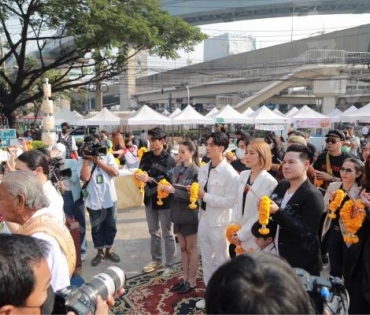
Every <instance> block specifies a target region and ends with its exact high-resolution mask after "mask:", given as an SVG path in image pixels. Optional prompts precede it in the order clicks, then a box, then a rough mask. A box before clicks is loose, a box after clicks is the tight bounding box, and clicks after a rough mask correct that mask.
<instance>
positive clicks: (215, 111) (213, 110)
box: [206, 107, 218, 117]
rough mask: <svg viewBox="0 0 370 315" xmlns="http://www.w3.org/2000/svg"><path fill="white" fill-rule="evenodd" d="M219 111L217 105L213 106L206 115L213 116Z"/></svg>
mask: <svg viewBox="0 0 370 315" xmlns="http://www.w3.org/2000/svg"><path fill="white" fill-rule="evenodd" d="M216 113H218V109H217V108H216V107H213V108H212V109H211V110H210V111H209V112H208V113H207V115H206V117H208V116H213V115H214V114H216Z"/></svg>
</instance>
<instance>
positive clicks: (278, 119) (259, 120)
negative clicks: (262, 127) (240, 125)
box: [248, 106, 289, 124]
mask: <svg viewBox="0 0 370 315" xmlns="http://www.w3.org/2000/svg"><path fill="white" fill-rule="evenodd" d="M248 118H251V119H252V122H253V123H254V124H285V123H289V118H286V117H284V116H280V115H278V114H276V113H274V112H273V111H272V110H271V109H268V108H267V107H266V106H262V107H260V108H259V109H257V110H256V111H255V112H254V113H252V114H250V115H249V116H248Z"/></svg>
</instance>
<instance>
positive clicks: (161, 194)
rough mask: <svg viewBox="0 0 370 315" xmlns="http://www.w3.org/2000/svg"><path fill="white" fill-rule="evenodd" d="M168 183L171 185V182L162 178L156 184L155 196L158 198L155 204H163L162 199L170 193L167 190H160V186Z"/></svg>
mask: <svg viewBox="0 0 370 315" xmlns="http://www.w3.org/2000/svg"><path fill="white" fill-rule="evenodd" d="M169 185H171V184H170V183H169V182H168V181H167V180H166V179H165V178H162V179H161V180H160V181H159V182H158V186H157V198H158V201H157V205H158V206H161V205H163V201H162V199H165V198H167V197H168V196H169V194H170V193H169V192H167V191H165V190H162V189H161V187H163V186H169ZM172 188H173V187H172Z"/></svg>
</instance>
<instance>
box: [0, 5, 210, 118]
mask: <svg viewBox="0 0 370 315" xmlns="http://www.w3.org/2000/svg"><path fill="white" fill-rule="evenodd" d="M0 21H1V28H0V37H1V38H2V39H3V45H2V47H0V48H2V50H0V52H2V54H1V55H0V112H1V113H2V114H4V115H5V116H7V117H8V119H9V120H10V121H11V120H12V116H11V114H12V112H13V111H14V110H15V109H17V108H19V107H21V106H23V105H25V104H27V103H29V102H34V101H35V100H38V99H40V98H42V95H43V93H42V88H41V82H42V80H44V78H46V77H48V78H49V80H50V83H51V84H52V89H53V93H54V92H60V91H64V90H66V89H71V88H78V87H80V86H82V85H84V86H86V85H89V84H96V83H98V82H100V81H103V80H109V79H111V78H112V77H115V76H117V75H119V74H121V73H123V72H124V71H125V65H126V64H127V60H128V59H129V58H131V57H133V56H134V55H135V54H137V53H138V52H139V51H141V50H144V49H148V50H149V51H150V52H151V53H152V54H155V55H158V56H161V57H166V58H171V59H175V58H177V57H178V55H177V53H176V51H177V50H178V49H184V50H185V51H192V50H193V48H194V46H195V45H196V44H198V43H199V42H201V41H202V40H204V39H205V38H206V35H204V34H203V33H202V32H201V31H200V29H199V28H197V27H194V26H190V25H189V24H187V23H186V22H185V21H184V20H182V19H180V18H175V17H172V16H170V15H169V14H168V13H166V12H164V11H163V10H162V8H161V4H160V1H159V0H63V1H61V0H7V1H1V2H0ZM18 34H19V35H18ZM0 44H1V42H0ZM0 46H1V45H0ZM31 50H32V51H33V52H32V53H31ZM55 69H57V70H58V71H52V70H55ZM71 74H73V76H72V75H71Z"/></svg>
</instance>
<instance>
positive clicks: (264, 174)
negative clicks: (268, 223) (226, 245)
mask: <svg viewBox="0 0 370 315" xmlns="http://www.w3.org/2000/svg"><path fill="white" fill-rule="evenodd" d="M240 160H241V162H242V163H244V164H245V165H246V166H247V167H249V168H250V170H247V171H244V172H241V173H240V178H239V187H238V196H237V199H236V203H235V206H234V210H233V215H232V221H233V222H236V223H238V224H240V225H241V226H242V228H241V229H240V230H239V231H238V232H237V233H235V235H234V237H233V238H234V240H235V241H236V242H239V243H241V245H242V247H243V248H244V249H245V250H249V249H251V248H253V249H255V248H256V247H257V246H256V243H255V242H254V236H253V234H252V231H251V230H252V226H253V224H254V223H255V222H256V221H257V220H258V202H259V199H258V197H257V196H256V195H255V194H254V193H252V192H251V191H250V189H249V186H250V187H251V188H252V189H253V191H254V192H256V193H257V194H258V196H259V197H262V196H263V195H268V196H269V195H270V194H271V193H272V191H273V190H274V188H275V187H276V185H277V181H276V179H275V178H273V177H272V176H271V175H270V174H269V173H268V170H269V169H270V168H271V163H272V157H271V150H270V147H269V145H268V144H267V143H266V142H265V141H263V140H252V141H251V142H250V143H249V145H248V146H247V151H246V154H245V156H244V157H243V158H241V159H240Z"/></svg>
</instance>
